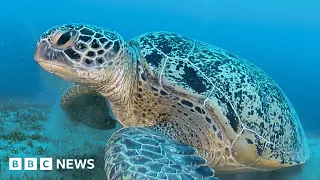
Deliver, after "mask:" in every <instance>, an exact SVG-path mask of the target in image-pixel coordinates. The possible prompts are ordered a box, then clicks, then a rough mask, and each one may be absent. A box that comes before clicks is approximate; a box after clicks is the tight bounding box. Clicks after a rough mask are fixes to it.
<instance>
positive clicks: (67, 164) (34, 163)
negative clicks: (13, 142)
mask: <svg viewBox="0 0 320 180" xmlns="http://www.w3.org/2000/svg"><path fill="white" fill-rule="evenodd" d="M38 159H39V161H38ZM38 163H39V167H40V168H39V170H41V171H52V170H53V167H55V168H56V169H93V168H94V159H56V161H53V159H52V158H9V170H12V171H21V170H38Z"/></svg>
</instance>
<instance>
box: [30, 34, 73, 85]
mask: <svg viewBox="0 0 320 180" xmlns="http://www.w3.org/2000/svg"><path fill="white" fill-rule="evenodd" d="M34 59H35V61H36V62H38V63H39V65H40V66H41V67H42V68H43V69H45V70H46V71H48V72H50V73H54V74H56V75H58V76H60V77H61V78H63V79H65V80H68V81H70V80H73V79H74V78H77V77H78V76H79V74H78V72H77V71H76V69H74V68H72V66H70V64H69V61H68V60H67V59H66V57H65V56H64V54H63V53H62V52H61V51H59V50H56V49H55V48H53V47H52V46H51V45H50V44H49V42H47V41H46V40H42V41H40V42H39V43H38V45H37V48H36V50H35V53H34Z"/></svg>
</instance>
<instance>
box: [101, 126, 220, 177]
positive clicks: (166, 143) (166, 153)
mask: <svg viewBox="0 0 320 180" xmlns="http://www.w3.org/2000/svg"><path fill="white" fill-rule="evenodd" d="M196 152H197V150H196V149H195V148H193V147H191V146H189V145H186V144H180V143H178V142H176V141H173V140H171V139H170V138H169V137H168V136H166V135H164V134H160V133H158V132H155V131H154V130H152V129H150V128H142V127H126V128H122V129H120V130H118V131H117V132H116V133H115V134H113V135H112V137H111V138H110V139H109V141H108V144H107V148H106V154H105V168H104V169H105V171H106V176H107V179H217V178H215V177H214V170H213V169H212V168H211V167H209V166H207V165H206V160H205V159H204V158H203V157H200V156H198V155H196Z"/></svg>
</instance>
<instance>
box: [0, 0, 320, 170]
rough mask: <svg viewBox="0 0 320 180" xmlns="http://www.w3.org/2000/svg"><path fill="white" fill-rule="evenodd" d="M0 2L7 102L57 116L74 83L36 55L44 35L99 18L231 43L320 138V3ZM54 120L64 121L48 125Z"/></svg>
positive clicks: (130, 28)
mask: <svg viewBox="0 0 320 180" xmlns="http://www.w3.org/2000/svg"><path fill="white" fill-rule="evenodd" d="M1 4H2V5H1V7H2V8H1V11H0V17H1V20H0V23H1V29H0V54H1V55H2V60H1V62H2V64H1V66H0V101H2V102H8V101H12V102H23V103H27V104H28V103H30V104H41V105H44V106H45V107H46V108H45V109H50V108H53V109H54V110H51V114H50V115H49V116H50V118H54V117H53V116H55V113H54V112H55V107H56V106H57V101H58V100H59V98H60V95H61V93H62V92H63V91H64V90H65V89H66V87H67V86H68V84H67V83H66V82H65V81H63V80H61V79H60V78H57V77H55V76H53V75H51V74H48V73H47V72H45V71H44V70H42V68H40V67H39V66H38V64H37V63H36V62H35V61H34V60H33V54H34V49H35V45H36V42H37V40H38V38H39V36H40V35H41V34H42V32H44V31H45V30H47V29H48V28H50V27H52V26H55V25H58V24H64V23H74V22H75V23H77V22H79V23H87V24H93V25H97V26H102V27H106V28H110V29H113V30H115V31H117V32H119V33H120V34H121V35H122V36H123V37H124V38H125V39H127V40H128V39H131V38H133V37H135V36H138V35H140V34H142V33H145V32H150V31H159V30H166V31H173V32H177V33H180V34H183V35H186V36H189V37H192V38H195V39H199V40H202V41H205V42H208V43H210V44H213V45H216V46H219V47H221V48H223V49H227V50H229V51H231V52H233V53H235V54H237V55H239V56H241V57H244V58H246V59H248V60H249V61H251V62H253V63H254V64H256V65H257V66H258V67H260V68H261V69H263V70H264V71H265V72H266V73H267V74H268V75H269V76H270V77H272V78H273V79H274V80H275V81H276V82H277V83H278V84H279V85H280V87H281V88H282V89H283V91H284V92H285V93H286V94H287V95H288V97H289V99H290V100H291V102H292V104H293V105H294V107H295V109H296V111H297V113H298V115H299V117H300V120H301V123H302V125H303V127H304V128H305V130H306V133H307V134H308V135H309V136H314V137H318V136H320V130H319V126H320V123H319V120H320V113H319V110H320V109H319V102H320V94H319V92H320V70H319V68H320V61H319V60H320V54H319V42H320V13H319V7H320V2H319V1H316V0H309V1H297V0H293V1H287V0H286V1H281V2H279V1H275V0H271V1H267V2H259V1H253V0H244V1H235V0H233V1H210V0H199V1H196V0H186V1H183V0H176V1H170V0H162V1H152V2H151V1H146V0H137V1H130V0H119V1H103V0H77V1H75V0H68V1H65V0H56V1H40V0H34V1H22V0H20V1H4V2H1ZM0 104H1V103H0ZM57 111H58V110H57ZM59 113H61V112H57V113H56V114H59ZM62 116H63V115H59V116H58V115H57V118H58V117H62ZM45 126H47V125H45ZM56 126H59V127H60V126H62V125H61V124H53V125H52V127H51V126H49V129H50V128H53V127H56ZM68 126H72V125H71V124H68ZM77 131H78V132H82V131H81V130H79V129H78V130H77ZM48 132H51V133H53V132H52V131H48ZM0 133H1V132H0ZM3 133H4V132H3ZM100 133H101V132H100ZM104 133H105V134H112V133H111V132H103V133H101V134H102V135H105V134H104ZM99 141H101V142H103V138H102V139H101V138H100V139H99ZM104 142H106V141H104ZM79 147H80V146H79ZM318 165H319V163H318ZM319 167H320V165H319V166H317V167H314V169H310V171H312V170H316V169H319Z"/></svg>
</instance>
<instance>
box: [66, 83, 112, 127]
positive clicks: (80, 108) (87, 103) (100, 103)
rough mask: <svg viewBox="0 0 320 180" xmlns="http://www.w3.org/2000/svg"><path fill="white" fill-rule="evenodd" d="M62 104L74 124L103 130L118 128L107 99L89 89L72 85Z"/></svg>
mask: <svg viewBox="0 0 320 180" xmlns="http://www.w3.org/2000/svg"><path fill="white" fill-rule="evenodd" d="M60 103H61V107H62V109H63V110H64V112H65V113H66V114H67V115H68V116H69V118H70V120H72V121H73V122H74V123H82V124H85V125H87V126H90V127H92V128H95V129H101V130H107V129H112V128H115V126H116V120H115V118H113V117H112V116H111V108H110V106H109V105H108V101H107V99H106V98H105V97H103V96H102V95H101V94H99V93H98V92H97V91H94V90H92V89H91V88H89V87H86V86H80V85H72V86H71V87H69V88H68V90H67V91H66V92H65V93H64V94H63V95H62V97H61V100H60Z"/></svg>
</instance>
